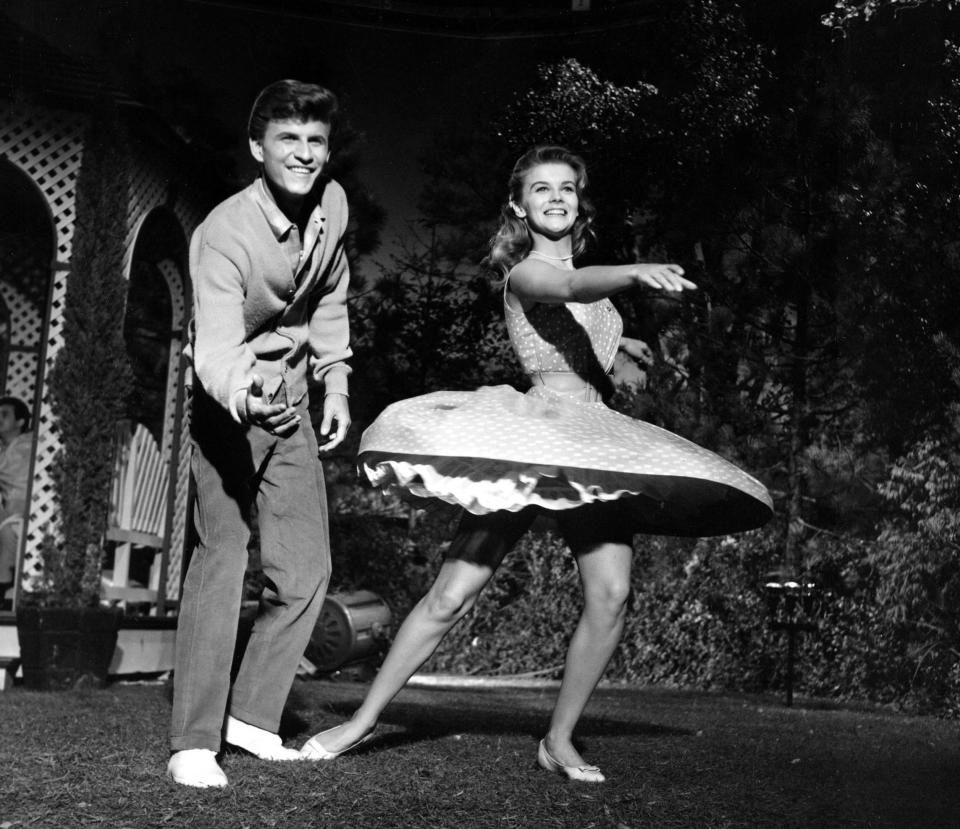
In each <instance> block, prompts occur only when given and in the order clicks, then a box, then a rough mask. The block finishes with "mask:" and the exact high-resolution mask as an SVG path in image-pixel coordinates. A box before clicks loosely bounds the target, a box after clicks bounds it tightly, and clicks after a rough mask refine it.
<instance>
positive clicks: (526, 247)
mask: <svg viewBox="0 0 960 829" xmlns="http://www.w3.org/2000/svg"><path fill="white" fill-rule="evenodd" d="M540 164H566V165H567V166H569V167H570V168H571V169H572V170H573V172H574V173H575V175H576V187H577V197H578V199H579V201H580V208H579V211H578V215H577V219H576V221H575V222H574V224H573V255H574V256H579V255H580V254H581V253H583V251H584V250H585V249H586V247H587V242H588V240H589V239H590V238H591V237H592V236H593V230H591V228H590V226H591V225H592V224H593V218H594V216H595V215H596V210H594V207H593V205H592V204H591V203H590V200H589V199H588V198H587V197H586V189H587V165H586V163H585V162H584V160H583V159H582V158H581V157H580V156H578V155H577V154H576V153H572V152H570V150H568V149H566V148H565V147H558V146H554V145H540V146H537V147H534V148H533V149H531V150H528V151H527V152H525V153H524V154H523V155H522V156H520V158H519V159H518V160H517V163H516V164H514V165H513V172H512V173H511V174H510V182H509V185H508V190H509V194H510V195H509V198H508V200H507V203H506V204H504V205H503V207H502V208H501V209H500V227H499V228H497V232H496V233H495V234H494V235H493V238H492V239H490V253H489V254H488V255H487V259H486V263H487V264H488V265H489V266H490V267H491V268H495V269H497V270H499V271H500V273H501V274H502V276H503V277H506V275H507V274H508V273H509V272H510V269H511V268H512V267H513V266H514V265H516V264H517V262H519V261H520V260H521V259H523V258H524V257H526V255H527V254H528V253H529V252H530V248H531V247H532V245H533V240H532V238H531V236H530V229H529V228H528V227H527V223H526V221H524V220H523V219H521V218H519V217H518V216H517V215H516V213H514V210H513V206H512V204H511V202H513V203H514V204H520V202H521V201H522V199H523V179H524V177H525V176H526V175H527V173H528V172H530V170H532V169H533V168H534V167H537V166H539V165H540Z"/></svg>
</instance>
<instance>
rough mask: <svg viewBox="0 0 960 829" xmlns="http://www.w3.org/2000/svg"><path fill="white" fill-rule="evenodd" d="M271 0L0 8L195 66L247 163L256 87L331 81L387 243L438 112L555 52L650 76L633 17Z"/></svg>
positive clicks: (516, 77) (45, 29) (527, 75)
mask: <svg viewBox="0 0 960 829" xmlns="http://www.w3.org/2000/svg"><path fill="white" fill-rule="evenodd" d="M263 5H264V6H272V10H270V11H253V10H250V9H242V8H237V7H236V5H232V4H231V3H229V2H216V0H6V2H5V3H4V5H3V10H4V12H5V13H6V14H8V15H9V16H11V17H12V18H13V19H14V20H16V21H17V22H19V23H20V24H22V25H24V26H26V27H27V28H29V29H31V30H33V31H35V32H37V33H38V34H41V35H42V36H43V37H45V38H46V39H47V40H48V41H50V42H51V43H52V44H54V45H56V46H57V47H58V48H60V49H62V50H64V51H67V52H70V53H78V52H79V53H84V54H92V55H95V56H98V57H101V58H108V57H110V56H109V55H108V54H107V52H108V51H114V52H117V53H119V54H120V55H121V56H124V55H125V56H126V57H127V59H128V62H129V63H133V64H134V65H135V66H136V68H137V70H138V71H140V72H142V73H143V76H144V77H145V78H146V79H147V80H148V81H149V82H151V83H152V84H154V85H157V86H161V87H162V86H165V85H168V84H169V83H171V82H172V81H174V80H175V79H176V78H178V77H188V78H192V79H193V80H194V81H195V82H196V83H197V84H198V86H199V93H200V94H199V98H200V99H201V100H208V101H209V102H210V106H211V109H212V112H211V117H212V118H213V119H214V121H215V123H216V126H217V127H218V128H219V129H220V130H221V131H222V132H223V133H225V134H226V135H228V136H236V139H235V141H234V143H233V145H232V150H230V152H231V153H232V155H233V157H234V158H235V159H237V163H238V164H239V165H240V167H239V169H240V170H241V171H244V172H246V171H247V170H248V168H249V170H250V171H252V167H249V164H250V162H249V156H248V154H247V150H246V141H245V138H244V131H245V124H246V117H247V112H248V109H249V106H250V103H251V102H252V99H253V97H254V96H255V95H256V93H257V92H258V91H259V90H260V89H261V88H262V87H263V86H264V85H265V84H267V83H269V82H270V81H273V80H276V79H277V78H280V77H297V78H301V79H303V80H314V81H317V82H320V83H324V84H326V85H327V86H329V87H330V88H331V89H333V90H334V91H336V92H337V93H338V94H339V95H340V97H341V99H342V101H343V104H344V108H345V110H346V111H347V112H348V113H349V116H350V119H351V121H352V122H353V124H354V125H355V126H356V127H357V128H358V129H359V130H360V131H361V132H362V133H363V135H364V143H363V151H362V167H361V177H362V179H363V180H364V182H365V183H366V185H367V186H368V187H369V188H370V189H371V190H372V191H373V192H374V193H375V195H376V196H377V198H378V200H379V201H380V202H381V204H383V206H384V207H385V208H386V209H387V212H388V225H387V228H386V231H385V234H384V240H383V241H384V245H383V247H382V249H388V248H389V242H390V238H391V237H393V236H395V235H396V234H398V233H402V232H403V229H404V227H405V222H406V221H408V220H409V219H411V218H415V215H416V214H415V210H414V208H413V207H412V205H413V204H414V203H415V202H416V199H417V196H418V192H419V186H420V180H419V168H418V161H419V158H420V156H421V155H422V153H423V151H424V149H425V147H426V146H427V144H428V142H429V138H430V135H431V132H432V131H433V130H434V129H435V128H436V127H437V126H438V124H439V123H440V122H441V120H442V119H444V118H448V117H456V115H457V113H458V112H461V111H466V110H467V109H469V108H470V107H473V106H476V105H477V100H478V98H480V97H482V96H492V98H493V99H495V100H496V99H503V100H506V98H507V97H508V96H509V95H510V94H511V92H512V90H514V89H518V88H523V87H525V86H527V85H528V84H529V83H530V82H531V81H532V80H533V77H534V72H535V68H536V65H537V64H538V63H539V62H541V61H543V60H545V59H551V58H558V57H578V58H580V59H582V60H584V62H588V65H591V66H593V67H594V68H597V67H596V63H597V61H600V62H602V63H604V64H606V65H607V67H612V68H620V69H621V72H620V74H621V75H623V77H620V78H618V79H617V80H620V81H625V80H635V79H637V78H639V77H640V74H641V73H640V71H639V70H637V71H636V73H635V74H634V73H633V72H632V71H631V70H630V69H629V68H627V69H626V70H624V69H623V67H624V66H626V67H629V66H630V64H632V63H635V62H636V59H635V57H634V55H635V54H637V53H639V52H640V51H641V49H642V45H641V43H640V41H639V40H638V38H637V34H638V32H637V30H635V29H633V28H632V27H628V28H626V29H619V30H617V31H615V32H608V33H607V34H605V35H602V36H597V35H595V34H582V35H577V34H573V35H571V34H567V35H563V36H542V37H536V38H519V39H518V38H507V39H502V40H493V39H486V40H478V39H465V38H460V37H446V36H438V35H428V34H415V33H410V32H397V31H387V30H383V29H376V28H369V27H360V26H354V25H344V24H342V23H331V22H327V21H323V20H316V19H310V18H307V17H304V16H297V15H295V14H282V13H281V11H282V10H284V9H287V10H288V11H289V9H290V8H292V7H293V6H294V5H296V4H291V3H285V2H282V1H281V0H278V2H275V3H273V4H268V3H264V4H263ZM561 5H563V4H561ZM598 47H602V49H600V51H598ZM114 62H115V61H114Z"/></svg>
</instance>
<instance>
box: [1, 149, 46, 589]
mask: <svg viewBox="0 0 960 829" xmlns="http://www.w3.org/2000/svg"><path fill="white" fill-rule="evenodd" d="M0 192H3V194H4V198H3V200H2V202H0V395H10V396H13V397H18V398H20V399H21V400H23V401H24V402H25V403H26V404H27V406H28V407H29V408H30V410H31V412H33V413H34V418H33V419H34V421H36V414H37V412H38V410H39V404H40V389H41V381H42V378H41V374H42V371H41V364H42V351H43V346H44V330H45V320H44V316H45V309H46V308H47V304H48V303H47V300H48V294H49V292H50V286H51V274H52V272H53V270H54V269H55V266H56V261H55V250H56V238H57V236H56V230H55V227H54V220H53V216H52V212H51V210H50V208H49V205H48V203H47V201H46V200H45V198H44V193H43V191H42V190H41V188H40V186H38V183H37V182H36V181H35V180H33V179H32V178H31V177H30V175H29V174H28V172H27V171H26V170H25V169H23V168H22V167H21V166H20V165H18V164H17V163H16V162H15V160H9V159H4V158H0ZM34 429H36V423H34ZM35 457H36V453H35V452H34V454H33V456H32V457H31V468H32V467H33V465H34V463H35ZM31 477H32V476H31ZM28 490H29V484H28ZM28 497H29V492H28ZM25 543H26V533H25V532H21V534H20V548H19V552H18V555H17V562H16V575H17V577H18V578H17V579H16V581H19V573H20V570H21V564H20V563H21V561H22V560H23V549H24V545H25ZM12 598H13V597H12V596H10V597H4V596H0V607H6V608H11V607H12V604H13V602H12Z"/></svg>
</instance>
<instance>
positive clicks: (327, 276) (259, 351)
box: [190, 179, 351, 419]
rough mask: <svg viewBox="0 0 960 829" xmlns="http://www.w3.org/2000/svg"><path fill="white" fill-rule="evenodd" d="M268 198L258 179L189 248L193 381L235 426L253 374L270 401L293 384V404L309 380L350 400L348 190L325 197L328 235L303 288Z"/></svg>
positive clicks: (330, 186) (331, 189) (328, 191)
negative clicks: (269, 214)
mask: <svg viewBox="0 0 960 829" xmlns="http://www.w3.org/2000/svg"><path fill="white" fill-rule="evenodd" d="M258 188H259V190H258ZM264 198H266V199H269V198H270V197H269V195H267V193H266V188H265V187H264V185H263V183H262V181H261V180H260V179H258V180H257V181H255V182H254V183H253V184H251V185H250V186H249V187H246V188H245V189H243V190H241V191H240V192H239V193H236V194H234V195H233V196H231V197H230V198H228V199H227V200H226V201H224V202H222V203H221V204H219V205H218V206H217V207H215V208H214V209H213V210H212V211H211V212H210V214H209V215H208V216H207V218H206V219H205V220H204V222H203V223H202V224H201V225H200V226H199V227H198V228H197V229H196V230H195V231H194V234H193V238H192V239H191V242H190V275H191V278H192V281H193V312H194V317H193V337H192V346H191V350H192V357H193V365H194V371H195V372H196V376H197V378H198V379H199V380H200V383H201V384H202V385H203V388H204V390H205V391H206V393H207V394H208V395H210V396H211V397H212V398H214V399H215V400H216V401H217V402H218V403H220V405H222V406H223V407H224V408H226V409H227V410H228V411H229V412H230V413H231V414H232V415H233V417H234V418H235V419H239V415H238V413H237V409H236V398H237V395H238V392H240V391H245V390H246V389H247V388H248V387H249V386H250V381H251V377H252V375H253V374H259V375H260V376H261V377H263V379H264V395H265V397H266V398H267V399H270V398H271V397H272V396H273V395H274V394H275V393H276V391H277V390H278V388H279V387H280V385H281V383H285V385H286V395H287V399H288V401H293V400H294V399H296V398H297V397H299V396H300V395H301V394H303V393H305V392H306V391H307V372H308V371H309V372H310V373H311V374H312V376H313V377H314V379H316V380H317V381H320V382H322V383H323V384H324V387H325V394H333V393H339V394H346V393H347V377H348V375H349V373H350V368H349V366H347V364H346V362H345V361H346V360H347V358H349V357H350V356H351V351H350V346H349V339H350V331H349V324H348V320H347V307H346V298H347V285H348V283H349V279H350V274H349V267H348V264H347V258H346V254H345V252H344V244H343V234H344V231H345V229H346V226H347V218H348V215H347V200H346V195H345V194H344V192H343V188H342V187H341V186H340V185H339V184H338V183H337V182H335V181H332V180H331V181H328V182H327V183H326V186H325V187H324V190H323V194H322V197H321V200H320V204H319V216H320V219H321V222H322V224H321V228H322V230H321V232H320V235H319V238H318V240H317V243H316V249H315V251H314V253H313V257H312V260H311V264H310V267H309V269H308V270H306V272H305V273H304V274H303V275H302V276H301V281H300V283H299V285H298V284H296V282H295V272H294V267H293V265H292V264H291V262H290V259H289V257H288V254H287V253H286V252H285V251H284V249H283V247H282V245H281V243H280V240H279V239H278V238H277V232H276V230H275V229H274V228H273V227H272V226H271V224H270V222H268V220H267V218H266V216H265V214H264V210H263V208H262V207H261V205H260V204H259V203H258V199H261V200H262V199H264Z"/></svg>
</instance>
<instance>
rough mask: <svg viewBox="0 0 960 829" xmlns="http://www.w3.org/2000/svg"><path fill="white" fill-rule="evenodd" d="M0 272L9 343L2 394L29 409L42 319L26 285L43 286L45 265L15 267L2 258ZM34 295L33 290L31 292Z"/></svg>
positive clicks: (33, 386) (0, 297) (23, 263)
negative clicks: (32, 283)
mask: <svg viewBox="0 0 960 829" xmlns="http://www.w3.org/2000/svg"><path fill="white" fill-rule="evenodd" d="M8 253H15V251H10V250H5V251H4V254H5V255H4V257H3V267H2V269H0V299H2V301H3V303H4V304H5V305H6V307H7V311H8V313H9V315H10V335H9V336H10V341H9V344H8V353H7V371H6V376H5V377H4V378H3V393H4V394H12V395H14V396H15V397H19V398H20V399H21V400H23V401H24V402H25V403H26V404H27V405H28V406H30V408H31V409H32V408H33V399H34V394H35V393H36V389H37V369H38V368H39V365H40V356H39V348H40V342H41V339H42V333H43V332H42V330H41V329H42V328H43V316H42V313H41V308H40V307H38V306H37V304H36V302H35V301H34V299H33V297H31V296H29V295H27V294H26V293H25V292H24V290H21V286H22V287H23V288H26V286H27V285H28V284H30V282H31V281H32V282H42V283H46V281H47V278H46V277H47V273H48V272H49V263H47V265H46V267H42V266H40V265H39V264H38V263H37V262H36V261H34V262H32V263H31V262H29V261H21V262H20V263H19V264H17V263H16V262H15V261H13V259H12V258H11V257H8V256H7V255H6V254H8ZM31 293H33V294H36V293H37V290H36V288H33V289H32V290H31Z"/></svg>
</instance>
